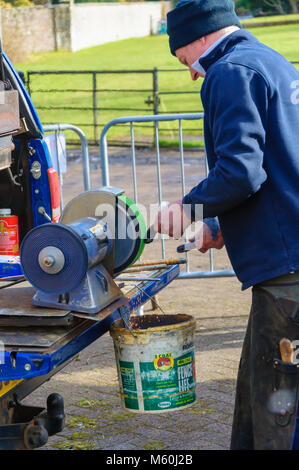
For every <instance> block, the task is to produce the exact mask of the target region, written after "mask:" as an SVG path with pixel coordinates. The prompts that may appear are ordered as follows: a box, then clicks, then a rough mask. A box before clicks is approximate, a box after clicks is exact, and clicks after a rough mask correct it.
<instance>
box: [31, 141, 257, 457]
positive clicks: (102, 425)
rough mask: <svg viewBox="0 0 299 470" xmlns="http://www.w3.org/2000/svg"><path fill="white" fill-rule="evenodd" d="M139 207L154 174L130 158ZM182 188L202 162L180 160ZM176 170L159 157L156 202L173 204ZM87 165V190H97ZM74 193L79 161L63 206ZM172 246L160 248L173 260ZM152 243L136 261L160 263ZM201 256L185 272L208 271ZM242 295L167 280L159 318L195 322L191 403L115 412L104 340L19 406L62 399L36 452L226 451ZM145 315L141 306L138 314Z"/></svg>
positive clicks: (118, 179)
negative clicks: (62, 416)
mask: <svg viewBox="0 0 299 470" xmlns="http://www.w3.org/2000/svg"><path fill="white" fill-rule="evenodd" d="M137 160H138V162H139V163H138V167H137V176H138V180H139V185H138V188H139V201H140V202H141V203H143V202H144V203H145V202H147V203H149V202H151V201H152V202H154V200H155V199H156V173H155V166H154V164H153V156H152V155H151V153H150V152H144V151H143V152H139V153H137ZM129 168H130V165H129V160H128V157H127V151H125V150H121V149H119V150H117V151H115V152H113V157H112V164H111V175H112V177H113V178H112V181H111V183H112V184H113V185H115V186H118V187H123V188H125V189H126V193H127V194H128V195H130V194H131V191H132V181H131V179H130V178H128V176H127V174H128V171H129V170H128V169H129ZM185 171H186V184H187V189H188V188H189V187H192V186H194V184H195V181H196V180H198V178H199V176H200V175H201V176H203V171H204V164H203V159H202V158H199V155H198V154H197V153H195V152H190V153H188V154H186V165H185ZM178 175H179V166H178V164H177V160H176V155H175V154H174V153H173V152H163V153H162V180H163V184H164V192H163V198H164V199H167V200H174V199H178V198H179V197H180V193H178V191H179V176H178ZM100 185H101V179H100V169H99V167H97V161H96V159H94V162H93V164H92V186H93V187H96V186H100ZM81 190H82V170H81V162H80V161H77V160H76V159H72V161H71V163H70V164H69V169H68V174H67V176H66V177H65V178H64V194H65V196H64V202H67V201H68V200H69V199H70V198H71V197H72V196H74V195H76V194H77V193H79V192H80V191H81ZM177 244H178V243H177V242H170V243H169V244H168V245H167V246H169V249H168V251H167V256H172V255H175V248H176V245H177ZM160 256H161V253H160V245H159V243H158V242H154V244H152V245H150V246H148V247H147V248H146V251H145V253H144V255H143V259H156V258H157V257H160ZM208 260H209V258H208V255H207V254H206V255H202V254H201V253H199V252H192V256H191V269H196V270H204V269H207V267H208ZM215 267H216V268H217V269H218V268H219V269H222V268H225V267H229V262H228V259H227V255H226V252H225V250H221V251H219V252H217V253H215ZM250 295H251V294H250V291H245V292H241V288H240V283H239V282H238V281H237V279H236V278H221V279H200V280H199V279H198V280H191V281H174V282H173V283H172V284H171V285H170V286H169V287H168V288H167V289H165V290H164V291H163V292H162V293H161V294H160V295H159V298H158V300H159V303H160V305H161V307H162V308H163V310H164V311H165V312H166V313H189V314H192V315H193V316H194V317H195V318H196V320H197V328H196V335H195V349H196V372H197V402H196V403H195V404H194V405H192V406H191V407H189V408H186V409H185V410H181V411H175V412H169V413H159V414H155V415H152V414H143V415H141V414H134V413H130V412H127V411H123V410H122V408H121V405H120V397H119V387H118V379H117V371H116V366H115V358H114V349H113V342H112V339H111V337H110V335H109V333H107V334H106V335H104V336H103V337H101V338H100V339H99V340H97V341H96V342H95V343H93V344H92V345H90V346H89V347H88V348H86V349H85V350H84V351H82V352H81V353H80V355H79V357H78V358H77V359H75V360H74V361H73V362H72V363H71V364H69V365H68V366H67V367H66V368H65V369H63V370H62V371H61V372H60V373H59V374H57V375H56V376H54V377H53V378H52V379H51V380H50V381H49V382H48V383H46V384H44V385H43V386H42V387H41V388H39V389H38V390H37V391H35V392H34V393H33V394H32V395H31V396H30V397H28V398H27V399H26V401H27V402H28V403H30V402H31V403H32V402H34V403H35V404H38V403H40V404H41V405H42V406H44V403H45V398H46V396H47V395H48V394H49V393H51V392H53V391H57V392H59V393H61V394H62V395H63V396H64V399H65V408H66V414H67V419H66V427H65V429H64V430H63V432H61V433H60V434H59V435H57V436H55V437H52V438H50V439H49V442H48V444H47V445H46V446H45V447H44V448H43V449H109V450H137V449H138V450H141V449H147V450H153V449H161V450H162V449H171V450H174V449H176V450H196V449H213V450H216V449H228V448H229V440H230V431H231V423H232V413H233V402H234V389H235V380H236V373H237V367H238V362H239V356H240V350H241V346H242V340H243V337H244V333H245V327H246V323H247V318H248V312H249V308H250ZM149 312H150V304H146V307H145V313H149Z"/></svg>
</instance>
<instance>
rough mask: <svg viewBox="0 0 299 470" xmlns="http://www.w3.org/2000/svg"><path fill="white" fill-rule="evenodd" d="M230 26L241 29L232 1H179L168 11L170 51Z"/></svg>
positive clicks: (173, 52) (172, 51)
mask: <svg viewBox="0 0 299 470" xmlns="http://www.w3.org/2000/svg"><path fill="white" fill-rule="evenodd" d="M232 25H236V26H239V28H241V24H240V21H239V19H238V17H237V15H236V12H235V8H234V2H233V1H232V0H180V1H179V2H178V3H177V5H176V7H175V8H174V9H173V10H171V11H170V12H169V13H168V14H167V33H168V35H169V46H170V51H171V53H172V54H173V55H175V51H176V50H177V49H179V48H180V47H184V46H186V45H187V44H190V43H191V42H194V41H196V40H197V39H199V38H201V37H203V36H206V35H207V34H210V33H214V32H215V31H218V30H219V29H222V28H225V27H227V26H232Z"/></svg>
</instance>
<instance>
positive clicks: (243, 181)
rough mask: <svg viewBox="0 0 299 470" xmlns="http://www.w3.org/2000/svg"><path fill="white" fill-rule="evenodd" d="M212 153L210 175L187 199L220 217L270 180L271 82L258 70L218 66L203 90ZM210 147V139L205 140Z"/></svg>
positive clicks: (229, 64) (204, 211) (206, 123)
mask: <svg viewBox="0 0 299 470" xmlns="http://www.w3.org/2000/svg"><path fill="white" fill-rule="evenodd" d="M202 101H203V105H204V110H205V126H207V129H205V140H207V138H208V139H209V148H208V149H207V151H211V149H212V152H213V153H214V155H213V156H212V157H214V159H215V165H214V167H213V168H212V169H211V170H210V172H209V174H208V177H207V178H206V179H204V180H203V181H202V182H200V183H199V184H198V185H197V186H195V187H194V188H193V189H192V190H191V191H190V192H189V194H187V195H186V196H185V197H184V199H183V204H190V205H191V209H192V211H191V212H192V213H193V214H194V213H195V210H194V208H195V206H196V205H197V204H202V205H203V218H206V217H215V216H218V215H221V214H223V213H225V212H226V211H229V210H230V209H232V208H234V207H236V206H238V205H239V204H241V203H242V202H243V201H245V200H246V199H247V198H249V197H250V196H251V195H253V194H254V193H256V192H257V191H258V190H259V189H260V187H261V185H262V184H263V183H264V181H265V180H266V179H267V175H266V172H265V170H264V168H263V157H264V146H265V128H266V121H267V112H268V85H267V83H266V81H265V79H264V78H263V77H262V76H261V75H260V74H259V73H257V72H256V71H254V70H252V69H250V68H248V67H245V66H242V65H236V64H231V63H223V64H216V65H215V66H213V70H211V71H209V72H208V74H207V76H206V78H205V81H204V84H203V90H202ZM206 146H207V141H206Z"/></svg>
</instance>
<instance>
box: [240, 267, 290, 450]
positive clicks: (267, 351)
mask: <svg viewBox="0 0 299 470" xmlns="http://www.w3.org/2000/svg"><path fill="white" fill-rule="evenodd" d="M282 338H288V339H290V340H291V342H292V344H293V346H294V354H293V361H292V362H284V361H282V358H281V354H280V348H279V342H280V340H281V339H282ZM297 343H298V344H297ZM296 348H297V349H296ZM298 381H299V273H298V272H296V273H295V274H293V275H288V276H282V277H280V278H276V279H273V280H272V281H268V282H266V283H264V284H259V285H256V286H254V287H253V289H252V307H251V312H250V317H249V321H248V327H247V332H246V336H245V339H244V344H243V350H242V355H241V360H240V366H239V372H238V379H237V388H236V401H235V411H234V419H233V427H232V436H231V450H237V449H238V450H242V449H243V450H248V449H250V450H288V449H292V445H293V438H294V431H295V426H296V415H297V406H298V405H297V404H298Z"/></svg>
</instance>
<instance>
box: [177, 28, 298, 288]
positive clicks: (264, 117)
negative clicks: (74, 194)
mask: <svg viewBox="0 0 299 470" xmlns="http://www.w3.org/2000/svg"><path fill="white" fill-rule="evenodd" d="M199 61H200V63H201V65H202V66H203V68H204V69H205V70H206V76H205V79H204V82H203V85H202V89H201V98H202V102H203V107H204V112H205V115H204V137H205V146H206V154H207V158H208V163H209V168H210V172H209V174H208V177H207V178H206V179H205V180H203V181H202V182H201V183H199V184H198V185H197V186H196V187H194V188H193V189H192V190H191V191H190V193H189V194H187V195H186V196H185V197H184V199H183V203H184V204H191V205H192V207H194V205H195V204H203V216H204V218H206V217H207V218H210V217H216V216H218V219H219V223H220V228H221V232H222V235H223V238H224V242H225V245H226V249H227V252H228V255H229V258H230V261H231V263H232V267H233V269H234V271H235V273H236V275H237V277H238V279H239V280H240V281H241V282H242V289H246V288H248V287H250V286H252V285H255V284H258V283H260V282H262V281H264V280H267V279H271V278H274V277H276V276H279V275H283V274H287V273H289V272H292V271H296V270H299V72H298V71H297V70H296V69H295V67H294V66H293V65H292V64H290V63H289V62H288V61H287V60H286V59H285V58H284V57H282V56H281V55H280V54H278V53H277V52H275V51H274V50H272V49H270V48H269V47H267V46H265V45H264V44H262V43H260V42H259V41H258V40H257V39H256V38H255V37H254V36H253V35H252V34H251V33H249V32H248V31H244V30H238V31H236V32H234V33H233V34H231V35H230V36H228V37H227V38H225V39H224V40H223V41H222V42H221V43H220V45H219V46H217V47H216V48H215V49H214V50H213V51H211V53H210V54H208V55H207V56H205V57H203V58H202V59H199Z"/></svg>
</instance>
